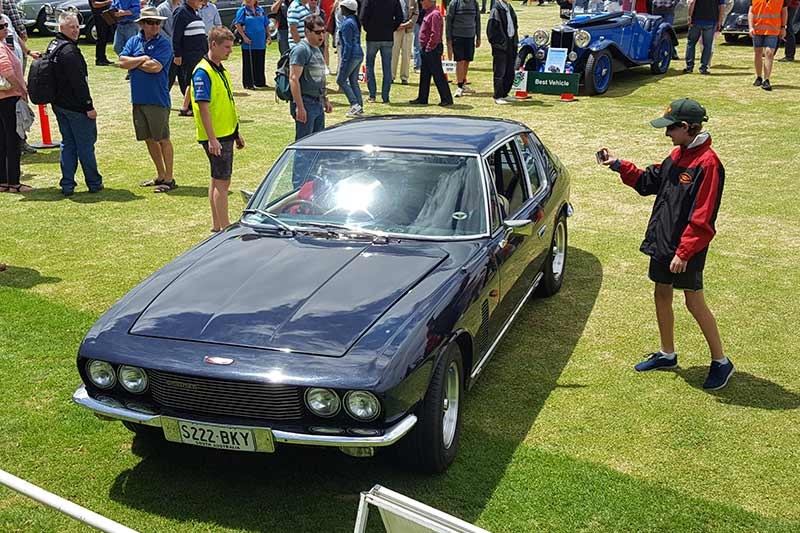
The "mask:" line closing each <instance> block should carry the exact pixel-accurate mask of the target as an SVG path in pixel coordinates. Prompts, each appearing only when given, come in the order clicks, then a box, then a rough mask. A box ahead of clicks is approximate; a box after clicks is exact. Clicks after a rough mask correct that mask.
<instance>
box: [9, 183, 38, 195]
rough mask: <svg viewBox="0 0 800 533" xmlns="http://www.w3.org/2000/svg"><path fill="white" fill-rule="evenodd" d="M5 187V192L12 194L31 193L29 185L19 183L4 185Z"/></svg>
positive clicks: (31, 188)
mask: <svg viewBox="0 0 800 533" xmlns="http://www.w3.org/2000/svg"><path fill="white" fill-rule="evenodd" d="M5 187H6V190H5V192H10V193H13V194H20V193H23V192H31V191H32V190H33V187H31V186H30V185H25V184H24V183H19V184H17V185H6V186H5Z"/></svg>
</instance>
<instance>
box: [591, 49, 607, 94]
mask: <svg viewBox="0 0 800 533" xmlns="http://www.w3.org/2000/svg"><path fill="white" fill-rule="evenodd" d="M612 67H613V63H612V61H611V54H610V53H609V52H608V50H600V51H599V52H592V53H591V54H590V55H589V59H587V60H586V71H585V72H586V74H585V76H586V92H587V93H588V94H589V95H593V94H603V93H605V92H606V91H607V90H608V88H609V87H610V86H611V78H613V77H614V70H613V68H612Z"/></svg>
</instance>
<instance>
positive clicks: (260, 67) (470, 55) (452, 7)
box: [0, 0, 800, 231]
mask: <svg viewBox="0 0 800 533" xmlns="http://www.w3.org/2000/svg"><path fill="white" fill-rule="evenodd" d="M798 1H800V0H782V1H779V2H774V1H771V0H753V2H752V7H751V12H750V32H751V34H752V36H753V43H754V50H755V60H754V63H755V73H756V80H755V82H754V84H755V85H758V86H760V87H762V88H763V89H765V90H771V88H772V87H771V82H770V75H771V71H772V66H773V62H772V61H773V56H774V51H775V49H776V47H777V43H778V40H779V39H784V38H785V40H786V42H787V46H786V57H784V58H783V59H782V61H792V60H793V59H794V43H795V35H794V34H793V33H792V32H788V33H787V26H788V27H791V24H792V21H793V20H794V18H796V17H797V14H798V9H797V4H798ZM560 2H568V0H560ZM674 2H675V0H652V2H651V4H650V5H651V8H652V10H654V11H657V12H659V14H661V15H662V16H664V17H665V18H666V19H667V20H670V19H671V18H672V17H673V16H674V5H675V4H674ZM323 3H325V6H324V7H322V6H320V1H319V0H276V1H275V2H273V3H272V4H271V5H270V7H269V8H267V9H265V8H263V7H261V6H259V5H258V1H257V0H244V1H243V3H242V6H241V7H240V8H239V9H238V11H237V12H236V15H235V18H234V24H233V27H234V31H235V33H238V36H239V38H240V39H241V42H242V54H241V57H242V59H241V60H242V85H243V86H244V88H245V89H249V90H257V89H260V88H265V87H267V77H266V74H265V69H266V66H265V63H266V61H265V59H266V49H267V47H268V46H269V45H270V44H271V42H272V41H273V39H274V40H277V42H278V49H279V51H280V54H281V56H283V55H285V56H286V57H287V59H288V63H289V88H290V92H291V95H292V98H291V102H290V103H289V113H290V114H291V117H292V119H293V120H294V123H295V139H300V138H302V137H304V136H306V135H310V134H312V133H314V132H317V131H320V130H321V129H324V128H325V115H326V113H330V112H332V110H333V107H332V105H331V102H330V100H329V98H328V94H327V91H328V89H327V76H328V75H330V73H331V68H330V63H331V61H330V57H331V53H332V51H331V47H333V48H335V49H336V50H337V55H338V61H337V64H336V65H335V66H334V68H335V69H336V78H335V79H336V83H337V85H338V87H339V89H340V91H341V93H342V94H343V95H344V96H345V97H346V99H347V101H348V104H349V108H348V110H347V112H346V114H347V116H358V115H361V114H363V112H364V106H365V102H366V103H367V104H370V103H374V102H376V100H377V98H378V78H379V77H380V78H381V85H380V98H381V101H382V102H384V103H389V102H391V91H392V86H393V83H395V80H396V79H397V78H398V69H399V83H400V84H408V83H409V78H410V76H411V67H412V65H413V69H414V71H415V72H416V73H419V89H418V93H417V97H416V98H415V99H413V100H411V101H410V102H409V103H410V104H412V105H427V104H428V103H429V94H430V86H431V82H433V83H434V84H435V86H436V89H437V91H438V94H439V105H441V106H450V105H452V104H453V102H454V98H461V97H465V96H467V95H470V94H473V93H474V90H473V89H472V88H471V87H470V85H469V82H468V75H469V67H470V63H471V62H472V61H473V60H474V56H475V50H476V48H479V47H480V46H481V44H482V38H481V37H482V35H481V34H482V33H483V28H484V26H483V24H482V23H481V15H482V14H483V13H485V11H486V6H485V4H484V5H482V6H481V7H479V5H478V2H477V0H450V1H449V2H448V4H447V7H446V8H445V9H442V8H440V7H438V6H437V5H436V0H396V1H391V0H335V1H332V0H323ZM724 5H725V0H690V1H689V33H688V36H687V44H686V68H685V70H684V72H686V73H690V72H692V71H693V69H694V64H695V49H696V45H697V43H698V42H702V46H703V53H702V56H701V59H700V69H699V71H700V73H702V74H708V73H709V72H710V63H711V58H712V51H713V40H714V33H715V32H716V31H718V30H719V28H720V25H721V22H722V18H723V14H724V12H725V10H724ZM0 6H1V7H2V10H3V12H4V14H3V21H2V23H0V38H2V40H3V42H6V43H9V44H8V45H7V46H3V45H0V77H2V80H0V126H2V128H3V131H2V135H0V139H1V140H2V143H0V160H2V161H3V162H4V164H3V165H0V167H1V168H0V172H2V175H0V192H12V193H17V192H20V193H22V192H28V191H30V190H31V189H32V188H31V187H30V186H28V185H26V184H22V183H20V153H21V150H22V149H24V148H25V147H26V146H27V144H26V143H25V142H24V137H25V132H24V131H19V130H20V128H19V119H18V116H19V114H20V110H19V108H20V104H24V103H25V101H27V99H28V97H27V87H26V82H25V78H24V74H23V73H24V71H25V66H26V62H27V60H28V58H29V57H30V58H33V59H36V58H39V57H40V54H39V53H38V52H34V51H30V50H28V48H27V46H26V40H27V34H26V30H25V26H24V23H23V20H22V17H21V15H20V13H19V11H18V9H17V8H16V5H15V0H0ZM562 7H563V5H562ZM91 8H92V11H93V12H94V13H95V14H96V15H97V16H95V20H96V24H97V37H98V38H97V46H96V48H95V65H97V66H108V65H112V64H114V63H112V62H111V61H109V60H108V57H107V56H106V53H107V52H106V45H107V41H108V37H109V35H110V26H109V25H108V16H109V14H110V17H111V19H112V20H111V22H113V25H114V26H115V31H114V41H113V48H114V51H115V52H116V53H117V55H118V57H119V61H118V65H119V66H120V67H121V68H122V69H125V70H126V71H127V73H128V79H129V80H130V91H131V103H132V107H133V123H134V130H135V134H136V139H137V140H140V141H143V142H144V143H145V145H146V147H147V151H148V153H149V155H150V158H151V160H152V162H153V165H154V167H155V172H154V176H153V178H152V179H148V180H146V181H144V182H142V183H141V185H142V186H147V187H153V190H154V191H155V192H160V193H164V192H169V191H172V190H174V189H175V188H176V187H177V182H176V181H175V178H174V175H173V159H174V156H173V146H172V143H171V141H170V110H171V107H172V102H171V98H170V89H171V88H172V87H173V85H174V84H175V82H176V81H177V82H178V85H179V88H180V92H181V102H180V105H179V115H180V116H187V117H194V120H195V126H196V127H195V129H196V134H197V135H196V137H197V141H198V143H200V144H201V145H202V147H203V148H204V150H205V152H206V155H207V157H208V159H209V164H210V172H211V183H210V186H209V193H208V196H209V203H210V205H211V211H212V227H211V229H212V231H219V230H220V229H222V228H224V227H225V226H226V225H228V223H229V220H228V214H227V192H228V186H229V182H230V177H231V173H232V165H233V153H234V148H243V147H244V141H243V139H242V137H241V134H240V132H239V127H238V116H237V114H236V107H235V102H234V97H233V82H232V80H231V77H230V74H229V72H228V70H226V69H225V67H224V66H223V62H224V61H226V60H227V59H228V57H229V55H230V51H231V50H232V47H233V45H234V42H235V39H236V36H235V34H234V32H232V31H231V30H230V29H229V28H225V27H223V26H221V20H220V14H219V11H218V10H217V8H216V6H215V5H214V3H213V2H211V3H209V1H208V0H164V1H162V2H161V3H160V4H159V5H158V6H157V7H141V3H140V1H139V0H91ZM362 30H363V31H362ZM79 33H80V29H79V25H78V20H77V18H76V16H75V15H74V14H72V13H70V12H64V13H62V14H61V15H60V17H59V32H58V33H57V34H56V36H55V38H54V39H53V41H52V42H51V43H50V45H49V46H48V47H47V49H46V51H45V54H46V55H47V57H56V56H57V57H58V61H57V62H56V63H55V64H56V73H57V75H56V78H55V79H56V80H57V87H56V96H55V98H54V99H53V101H52V107H53V111H54V113H55V116H56V119H57V123H58V128H59V131H60V133H61V138H62V142H61V153H60V158H59V162H60V167H61V180H60V188H61V192H62V194H63V195H64V196H70V195H72V194H74V191H75V188H76V186H77V183H76V181H75V174H76V171H77V167H78V164H79V163H80V166H81V167H82V169H83V174H84V180H85V183H86V187H87V189H88V190H89V192H90V193H96V192H99V191H101V190H102V189H103V178H102V175H101V173H100V170H99V169H98V164H97V158H96V156H95V151H94V145H95V142H96V140H97V126H96V120H95V119H96V116H97V112H96V110H95V108H94V104H93V100H92V97H91V91H90V87H89V84H88V74H89V73H88V69H87V65H86V61H85V59H84V56H83V53H82V51H81V50H80V48H79V47H78V46H77V42H78V37H79ZM362 33H363V38H362ZM7 37H8V38H9V39H8V40H7ZM485 37H486V41H488V45H489V47H490V48H491V55H492V71H493V75H492V76H493V94H492V96H493V100H494V102H495V103H497V104H498V105H503V104H508V103H511V102H513V101H515V98H513V97H510V96H509V91H510V89H511V86H512V82H513V79H514V69H515V61H516V57H517V49H518V42H519V24H518V21H517V15H516V12H515V10H514V8H513V7H512V5H511V3H510V2H508V1H506V0H493V1H491V3H490V11H489V14H488V17H487V20H486V21H485ZM362 42H363V43H365V48H366V50H365V49H364V47H362ZM379 53H380V56H381V64H382V73H381V74H380V75H379V74H378V73H377V72H376V69H375V60H376V57H377V55H378V54H379ZM445 54H446V57H448V58H449V59H451V60H453V61H454V62H455V64H456V69H455V79H454V80H448V79H447V78H446V76H445V74H444V69H443V58H444V57H445ZM364 64H365V65H366V69H365V73H363V74H365V76H366V88H367V97H366V99H364V97H363V96H362V91H361V80H360V76H361V75H362V65H364ZM451 82H454V83H452V85H453V87H454V91H453V90H451ZM23 107H26V106H23ZM20 139H22V141H21V140H20Z"/></svg>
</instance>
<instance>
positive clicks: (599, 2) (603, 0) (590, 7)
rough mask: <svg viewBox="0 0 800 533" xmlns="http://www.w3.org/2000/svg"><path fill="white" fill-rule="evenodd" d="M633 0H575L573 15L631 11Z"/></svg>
mask: <svg viewBox="0 0 800 533" xmlns="http://www.w3.org/2000/svg"><path fill="white" fill-rule="evenodd" d="M630 10H631V0H618V1H617V0H575V3H574V4H573V7H572V14H573V15H586V14H600V13H618V12H620V11H630Z"/></svg>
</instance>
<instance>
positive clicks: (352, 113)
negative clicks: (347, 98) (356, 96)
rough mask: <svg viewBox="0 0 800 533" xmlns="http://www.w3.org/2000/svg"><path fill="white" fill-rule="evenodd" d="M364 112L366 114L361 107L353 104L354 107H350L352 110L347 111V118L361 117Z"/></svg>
mask: <svg viewBox="0 0 800 533" xmlns="http://www.w3.org/2000/svg"><path fill="white" fill-rule="evenodd" d="M363 112H364V110H363V109H361V106H360V105H358V104H353V105H351V106H350V110H349V111H347V114H346V116H348V117H356V116H358V115H360V114H361V113H363Z"/></svg>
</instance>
